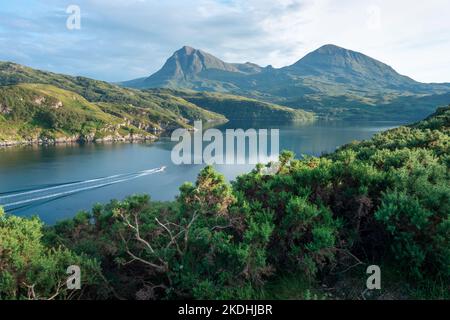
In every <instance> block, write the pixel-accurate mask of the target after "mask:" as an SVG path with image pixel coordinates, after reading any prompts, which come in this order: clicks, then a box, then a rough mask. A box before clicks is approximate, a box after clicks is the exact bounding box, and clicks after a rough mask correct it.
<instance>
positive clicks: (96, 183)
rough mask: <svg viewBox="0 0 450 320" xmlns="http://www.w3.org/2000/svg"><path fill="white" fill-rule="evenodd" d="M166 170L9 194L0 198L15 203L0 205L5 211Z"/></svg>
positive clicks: (140, 172) (159, 169)
mask: <svg viewBox="0 0 450 320" xmlns="http://www.w3.org/2000/svg"><path fill="white" fill-rule="evenodd" d="M164 169H165V168H164V167H162V168H155V169H150V170H144V171H139V172H136V173H127V174H118V175H113V176H109V177H104V178H97V179H90V180H85V181H81V182H76V183H66V184H61V185H58V186H55V187H50V188H43V189H37V190H32V191H27V192H20V193H15V194H9V195H7V196H3V197H0V200H3V199H11V198H12V199H13V202H7V203H0V205H1V206H3V207H4V208H5V209H7V208H9V207H14V206H18V205H23V204H28V203H31V202H36V201H40V200H46V199H53V198H58V197H64V196H68V195H71V194H75V193H78V192H82V191H87V190H93V189H98V188H102V187H106V186H110V185H114V184H118V183H123V182H127V181H130V180H134V179H137V178H141V177H144V176H148V175H151V174H155V173H158V172H162V171H164ZM108 180H112V181H108ZM92 183H94V185H91V186H85V187H81V188H76V189H70V190H67V191H62V192H57V193H51V194H44V195H41V196H38V197H34V198H31V199H24V200H19V201H17V200H16V201H14V198H18V197H23V196H27V195H31V194H34V195H35V194H37V193H45V192H48V191H54V190H58V189H62V188H73V187H74V186H81V185H86V184H92ZM16 209H17V208H16Z"/></svg>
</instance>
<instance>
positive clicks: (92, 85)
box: [0, 62, 224, 129]
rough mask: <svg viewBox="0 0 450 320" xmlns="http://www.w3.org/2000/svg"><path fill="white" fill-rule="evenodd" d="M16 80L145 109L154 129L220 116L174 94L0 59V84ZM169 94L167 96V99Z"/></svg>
mask: <svg viewBox="0 0 450 320" xmlns="http://www.w3.org/2000/svg"><path fill="white" fill-rule="evenodd" d="M19 83H41V84H50V85H53V86H55V87H58V88H61V89H65V90H68V91H72V92H75V93H78V94H79V95H81V96H82V97H84V98H85V99H86V100H88V101H90V102H93V103H100V102H102V103H110V104H113V105H115V106H116V107H137V108H145V109H147V113H148V116H149V120H150V121H151V122H152V123H153V125H154V127H155V128H156V129H164V128H170V127H188V125H187V124H186V123H187V122H189V121H192V120H197V119H201V120H224V117H223V116H222V115H219V114H214V113H212V112H209V111H206V110H203V109H201V108H198V107H197V106H194V105H193V104H191V103H189V102H187V101H184V100H182V99H179V98H177V97H160V96H156V95H153V94H151V93H149V92H143V91H140V90H133V89H126V88H122V87H119V86H116V85H113V84H110V83H107V82H104V81H98V80H92V79H88V78H84V77H72V76H67V75H61V74H56V73H52V72H46V71H41V70H35V69H32V68H28V67H25V66H21V65H18V64H14V63H9V62H0V85H13V84H19ZM168 98H171V99H168Z"/></svg>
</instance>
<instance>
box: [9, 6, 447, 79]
mask: <svg viewBox="0 0 450 320" xmlns="http://www.w3.org/2000/svg"><path fill="white" fill-rule="evenodd" d="M43 2H44V3H45V4H46V8H52V7H53V8H55V10H56V9H59V12H61V11H62V12H63V11H64V9H65V8H61V1H60V0H58V1H57V0H47V1H43ZM77 2H78V4H79V5H80V7H81V10H82V19H85V20H83V21H82V30H81V31H80V32H79V33H78V34H75V35H74V34H71V35H68V34H67V33H66V31H65V30H61V29H62V28H63V27H64V25H62V26H60V25H59V24H60V23H62V22H63V21H62V20H63V19H59V20H58V19H55V20H54V21H53V20H52V21H53V22H52V23H53V24H51V25H50V22H48V21H47V22H45V25H49V26H48V28H47V29H46V31H45V34H47V35H44V32H43V31H42V30H41V31H40V32H42V34H40V33H39V31H38V32H36V30H32V28H30V29H27V25H26V24H23V19H25V20H29V21H31V22H30V23H32V24H36V23H37V24H39V23H42V19H46V18H48V17H46V16H45V15H43V16H41V17H40V18H36V17H33V19H31V18H30V17H28V18H29V19H27V17H23V16H21V15H20V13H18V14H17V15H18V17H17V18H18V19H17V20H16V21H17V23H18V22H19V21H22V24H23V26H21V27H19V28H17V27H14V28H16V29H15V30H14V32H12V33H11V32H10V35H9V33H8V32H9V31H10V30H6V31H7V32H4V33H1V32H0V36H1V37H0V45H1V46H2V47H4V46H5V45H6V44H8V45H9V46H11V45H14V44H15V45H16V46H17V48H19V49H20V51H24V52H25V53H26V55H27V56H28V57H29V59H30V63H31V64H34V65H40V64H43V61H44V60H45V59H48V60H51V62H52V63H51V64H52V66H53V67H54V68H58V63H63V62H66V61H67V60H70V61H71V63H73V64H74V67H73V68H72V69H70V68H69V67H67V66H60V68H61V69H62V71H70V70H73V72H82V73H83V74H85V75H88V76H92V77H97V78H102V79H107V80H122V79H127V78H133V77H138V76H144V75H148V74H150V73H152V72H154V71H156V70H157V69H158V68H159V67H161V65H162V64H163V63H164V61H165V59H166V58H167V57H168V56H169V55H170V54H171V53H172V52H173V51H174V50H176V49H178V48H179V47H181V46H182V45H185V44H187V45H192V46H195V47H198V48H202V49H204V50H206V51H209V52H210V53H212V54H214V55H216V56H218V57H220V58H222V59H225V60H227V61H230V62H246V61H252V62H255V63H259V64H261V65H263V66H265V65H268V64H272V65H274V66H276V67H281V66H285V65H288V64H291V63H294V62H295V61H297V60H298V59H300V58H301V57H302V56H304V55H305V54H306V53H308V52H309V51H312V50H314V49H317V48H318V47H319V46H321V45H323V44H326V43H334V44H336V45H339V46H342V47H346V48H349V49H353V50H357V51H360V52H363V53H366V54H368V55H370V56H372V57H374V58H377V59H379V60H381V61H383V62H386V63H388V64H390V65H391V66H393V67H394V68H395V69H396V70H397V71H399V72H401V73H403V74H406V75H408V76H411V77H413V78H415V79H417V80H420V81H425V82H432V81H434V82H444V81H447V82H449V81H450V19H448V17H449V16H450V1H448V0H427V1H426V2H422V1H421V2H419V1H411V0H409V1H407V0H373V1H360V0H342V1H336V0H278V1H273V0H247V1H245V0H191V1H185V0H167V1H160V0H128V1H121V0H79V1H77ZM67 4H68V3H67ZM1 10H2V9H0V14H1ZM42 11H43V10H42V8H41V10H40V11H39V12H42ZM63 18H64V17H63ZM20 19H22V20H20ZM1 27H2V22H0V31H1V29H2V28H1ZM3 27H5V26H3ZM60 27H61V29H60ZM10 28H12V27H10ZM5 37H6V38H8V37H10V39H9V41H7V42H5V41H4V40H1V39H3V38H5ZM52 37H55V39H58V41H57V42H55V43H53V42H52ZM64 38H66V42H70V43H71V46H69V47H68V46H67V44H65V43H64ZM31 40H33V41H34V42H33V41H31ZM36 40H37V41H38V42H40V45H39V46H38V45H36ZM49 46H50V47H51V48H52V50H51V52H52V55H46V53H47V51H48V49H45V48H48V47H49ZM74 46H76V48H75V49H74ZM36 48H37V49H38V50H36ZM40 48H43V49H42V50H43V51H42V52H40V51H39V50H40ZM19 49H17V50H9V51H7V52H3V53H0V58H2V59H3V58H5V55H6V54H10V55H13V52H15V51H19ZM33 57H35V58H34V60H33ZM6 58H9V60H11V59H13V58H14V56H10V57H6ZM56 71H58V70H56Z"/></svg>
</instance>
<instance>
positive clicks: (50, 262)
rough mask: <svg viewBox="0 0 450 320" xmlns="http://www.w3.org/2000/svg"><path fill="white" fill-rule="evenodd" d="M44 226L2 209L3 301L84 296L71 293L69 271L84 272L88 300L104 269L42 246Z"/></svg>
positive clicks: (0, 294)
mask: <svg viewBox="0 0 450 320" xmlns="http://www.w3.org/2000/svg"><path fill="white" fill-rule="evenodd" d="M41 238H42V223H41V222H40V221H39V220H38V219H36V218H33V219H23V218H19V217H14V216H6V215H5V214H4V212H3V209H1V208H0V300H6V299H68V298H76V297H77V296H79V294H80V293H77V292H74V291H68V290H67V286H66V280H67V278H68V275H67V274H66V270H67V267H69V266H71V265H77V266H79V267H80V268H82V270H83V278H82V279H83V286H85V287H86V290H85V292H84V293H85V294H86V297H88V296H89V293H88V292H89V289H88V288H89V287H90V286H91V285H96V284H99V280H100V277H99V275H100V274H101V273H100V272H101V271H100V266H99V265H98V263H97V262H96V261H95V260H93V259H88V258H86V257H85V256H84V255H76V254H74V253H73V252H72V251H70V250H68V249H66V248H61V247H54V248H49V247H46V246H44V245H43V244H42V241H41Z"/></svg>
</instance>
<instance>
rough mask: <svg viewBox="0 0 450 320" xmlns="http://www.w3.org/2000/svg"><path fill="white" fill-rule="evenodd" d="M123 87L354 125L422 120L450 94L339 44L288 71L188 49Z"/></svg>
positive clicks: (449, 87)
mask: <svg viewBox="0 0 450 320" xmlns="http://www.w3.org/2000/svg"><path fill="white" fill-rule="evenodd" d="M246 67H247V69H245V68H246ZM248 68H250V69H248ZM120 85H122V86H125V87H132V88H138V89H148V88H169V89H174V90H178V89H181V90H183V89H190V90H196V91H209V92H220V93H230V94H235V95H241V96H245V97H249V98H253V99H258V100H262V101H265V102H269V103H275V104H280V105H284V106H287V107H292V108H296V107H297V108H299V107H301V108H302V109H305V110H307V111H312V112H316V113H318V114H319V115H320V116H323V117H327V118H329V117H338V118H352V119H353V118H355V117H356V118H361V117H362V118H367V119H369V118H370V119H373V117H374V114H378V115H377V116H376V117H377V119H385V118H386V117H387V119H394V118H398V117H400V118H403V119H407V120H418V119H420V118H423V117H424V116H426V115H428V114H429V113H432V112H433V111H434V109H433V108H434V107H436V105H437V104H436V105H434V106H432V104H429V105H428V106H427V107H422V106H420V105H419V104H418V101H419V99H420V98H422V97H423V96H430V97H432V98H433V99H434V100H435V102H436V103H437V102H439V103H440V101H441V100H443V99H446V95H447V94H449V93H450V83H438V84H436V83H421V82H418V81H416V80H414V79H412V78H410V77H408V76H405V75H402V74H400V73H398V72H397V71H396V70H395V69H394V68H393V67H391V66H389V65H387V64H385V63H383V62H381V61H379V60H376V59H374V58H371V57H370V56H367V55H365V54H363V53H360V52H357V51H353V50H349V49H345V48H342V47H339V46H336V45H333V44H327V45H324V46H321V47H320V48H318V49H316V50H314V51H312V52H310V53H308V54H306V55H305V56H304V57H302V58H301V59H299V60H298V61H296V62H295V63H293V64H292V65H289V66H285V67H282V68H273V67H272V66H270V65H269V66H267V67H260V66H258V65H256V64H252V63H245V64H239V63H227V62H224V61H222V60H221V59H219V58H217V57H215V56H213V55H212V54H210V53H206V52H205V51H203V50H199V49H194V48H192V47H189V46H184V47H183V48H182V49H180V50H178V51H176V52H175V53H174V54H173V55H172V56H171V57H170V58H169V59H168V60H167V61H166V63H165V64H164V66H163V67H162V68H161V69H160V70H159V71H157V72H156V73H154V74H152V75H150V76H149V77H147V78H141V79H135V80H131V81H126V82H122V83H121V84H120ZM405 97H406V98H407V99H408V104H410V105H411V108H410V109H408V110H406V113H405V114H403V115H396V114H395V108H396V106H398V104H399V103H400V102H404V100H405ZM448 102H450V101H448ZM417 110H419V112H416V111H417Z"/></svg>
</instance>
